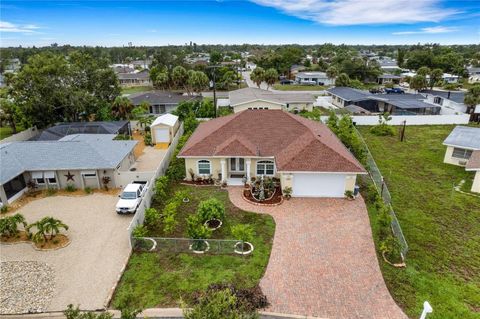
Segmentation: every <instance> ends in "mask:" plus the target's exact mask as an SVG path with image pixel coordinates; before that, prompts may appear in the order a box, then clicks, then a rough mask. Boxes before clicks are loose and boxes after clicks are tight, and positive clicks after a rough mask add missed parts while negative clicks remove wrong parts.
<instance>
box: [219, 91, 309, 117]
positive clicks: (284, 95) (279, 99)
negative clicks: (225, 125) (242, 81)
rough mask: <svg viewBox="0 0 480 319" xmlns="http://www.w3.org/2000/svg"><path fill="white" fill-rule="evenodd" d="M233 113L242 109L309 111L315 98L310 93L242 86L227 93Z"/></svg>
mask: <svg viewBox="0 0 480 319" xmlns="http://www.w3.org/2000/svg"><path fill="white" fill-rule="evenodd" d="M228 96H229V100H230V106H231V107H232V108H233V111H234V112H235V113H238V112H241V111H244V110H285V111H301V110H307V111H311V110H312V109H313V103H314V102H315V99H314V98H313V95H312V94H310V93H302V92H298V93H297V92H295V93H291V92H273V91H267V90H262V89H257V88H244V89H239V90H234V91H230V92H229V93H228Z"/></svg>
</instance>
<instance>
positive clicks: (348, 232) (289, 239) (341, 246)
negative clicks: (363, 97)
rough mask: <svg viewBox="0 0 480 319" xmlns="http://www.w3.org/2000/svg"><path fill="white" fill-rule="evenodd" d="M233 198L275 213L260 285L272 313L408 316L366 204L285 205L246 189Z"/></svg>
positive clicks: (304, 201)
mask: <svg viewBox="0 0 480 319" xmlns="http://www.w3.org/2000/svg"><path fill="white" fill-rule="evenodd" d="M228 191H229V195H230V200H231V201H232V202H233V203H234V205H236V206H238V207H240V208H241V209H243V210H247V211H257V212H260V213H267V214H270V215H272V216H273V218H274V219H275V223H276V229H275V237H274V241H273V248H272V253H271V256H270V260H269V263H268V266H267V270H266V272H265V275H264V277H263V278H262V280H261V282H260V286H261V288H262V290H263V292H264V293H265V295H266V296H267V298H268V300H269V302H270V304H271V305H270V308H269V309H268V310H269V311H273V312H279V313H288V314H298V315H307V316H316V317H321V318H330V319H343V318H345V319H356V318H368V319H373V318H382V319H397V318H398V319H404V318H405V319H406V318H407V317H406V315H404V314H403V312H402V311H401V309H400V308H399V307H398V306H397V304H396V303H395V302H394V301H393V299H392V297H391V296H390V294H389V292H388V290H387V287H386V286H385V282H384V281H383V277H382V274H381V272H380V268H379V265H378V261H377V257H376V254H375V248H374V245H373V239H372V234H371V230H370V223H369V219H368V213H367V209H366V207H365V203H364V202H363V200H362V199H361V198H358V199H357V200H355V201H347V200H344V199H332V198H328V199H323V198H292V199H291V200H290V201H286V202H284V203H283V204H282V205H280V206H276V207H265V206H255V205H252V204H249V203H247V202H246V201H245V200H244V199H243V198H242V197H241V191H242V190H241V188H238V187H229V189H228Z"/></svg>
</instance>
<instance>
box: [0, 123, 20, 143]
mask: <svg viewBox="0 0 480 319" xmlns="http://www.w3.org/2000/svg"><path fill="white" fill-rule="evenodd" d="M21 131H23V128H22V127H17V133H19V132H21ZM11 135H12V128H11V127H9V126H2V127H0V140H3V139H4V138H7V137H9V136H11Z"/></svg>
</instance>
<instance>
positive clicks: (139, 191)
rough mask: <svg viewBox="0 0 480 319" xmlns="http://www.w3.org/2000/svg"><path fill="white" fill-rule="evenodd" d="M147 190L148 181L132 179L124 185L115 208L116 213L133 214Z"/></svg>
mask: <svg viewBox="0 0 480 319" xmlns="http://www.w3.org/2000/svg"><path fill="white" fill-rule="evenodd" d="M147 190H148V182H143V181H134V182H132V183H131V184H128V185H127V186H125V188H124V189H123V191H122V194H121V195H118V197H120V199H119V200H118V202H117V205H116V207H115V210H116V211H117V214H135V212H136V211H137V208H138V206H140V203H141V202H142V199H143V196H144V195H145V193H146V192H147Z"/></svg>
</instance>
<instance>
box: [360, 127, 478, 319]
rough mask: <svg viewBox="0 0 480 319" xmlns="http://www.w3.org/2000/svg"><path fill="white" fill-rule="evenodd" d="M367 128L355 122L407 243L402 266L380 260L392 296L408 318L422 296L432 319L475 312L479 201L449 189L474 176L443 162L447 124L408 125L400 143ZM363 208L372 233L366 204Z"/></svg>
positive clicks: (467, 317) (417, 311)
mask: <svg viewBox="0 0 480 319" xmlns="http://www.w3.org/2000/svg"><path fill="white" fill-rule="evenodd" d="M368 129H369V128H368V127H360V131H361V133H362V135H363V136H364V138H365V140H366V141H367V144H368V146H369V148H370V150H371V152H372V154H373V156H374V158H375V160H376V162H377V165H378V166H379V167H380V170H381V171H382V173H383V175H384V177H385V180H386V183H387V185H388V188H389V190H390V192H391V195H392V204H393V207H394V209H395V211H396V213H397V216H398V219H399V221H400V224H401V226H402V229H403V232H404V235H405V237H406V239H407V242H408V244H409V246H410V251H409V253H408V256H407V268H406V269H396V268H393V267H391V266H388V265H386V264H385V263H383V262H381V268H382V271H383V275H384V278H385V281H386V283H387V286H388V287H389V289H390V292H391V294H392V295H393V297H394V299H395V300H396V302H397V303H398V304H399V305H400V306H401V307H402V308H403V309H404V310H405V311H406V313H407V314H408V315H409V316H410V317H411V318H418V316H419V314H420V313H421V310H422V304H423V302H424V301H425V300H428V301H429V302H430V303H431V304H432V306H433V309H434V312H433V313H432V314H431V315H429V318H432V319H434V318H438V319H439V318H442V319H449V318H451V319H454V318H455V319H456V318H462V319H473V318H477V319H478V318H480V199H479V198H475V197H472V196H469V195H464V194H461V193H458V192H455V191H453V186H454V185H456V184H458V182H460V180H462V179H465V180H470V179H472V178H473V174H471V173H469V172H465V170H464V168H462V167H457V166H453V165H448V164H444V163H443V156H444V154H445V146H443V145H442V142H443V140H444V139H445V138H446V137H447V135H448V134H449V133H450V131H451V130H452V129H453V126H417V127H415V126H408V127H407V129H406V142H403V143H402V142H400V141H399V140H398V137H378V136H374V135H372V134H370V133H369V131H368ZM369 213H370V217H371V222H372V228H373V231H374V234H375V236H376V227H377V226H376V225H375V220H376V216H375V211H374V209H373V208H372V207H369ZM377 243H378V241H377ZM377 248H378V247H377Z"/></svg>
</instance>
